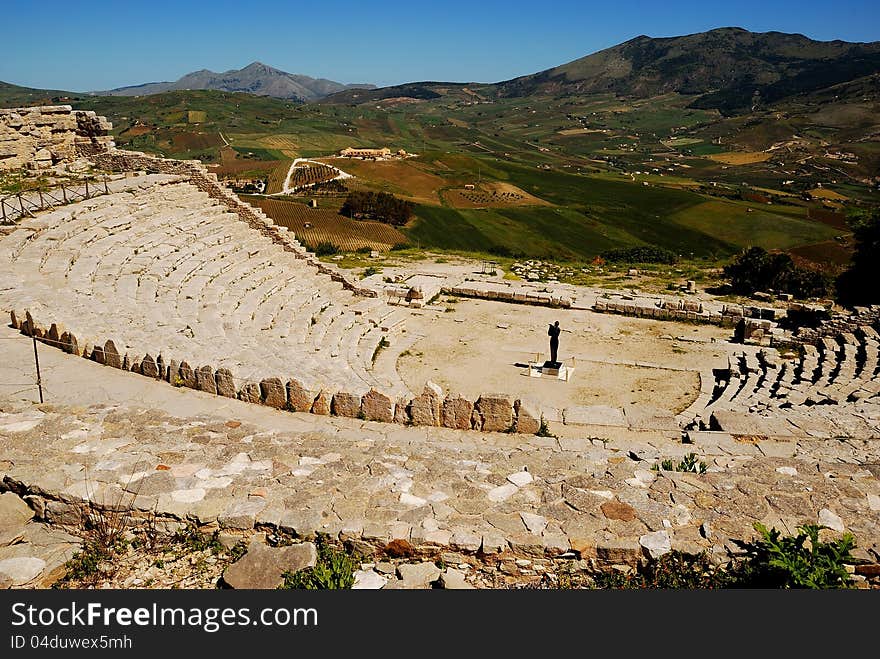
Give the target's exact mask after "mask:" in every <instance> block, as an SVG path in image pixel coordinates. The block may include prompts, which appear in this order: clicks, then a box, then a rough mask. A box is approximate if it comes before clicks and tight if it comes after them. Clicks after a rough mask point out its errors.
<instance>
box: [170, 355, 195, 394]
mask: <svg viewBox="0 0 880 659" xmlns="http://www.w3.org/2000/svg"><path fill="white" fill-rule="evenodd" d="M177 377H178V380H179V382H177V383H175V384H180V385H182V386H184V387H189V388H190V389H195V388H196V373H195V371H193V369H192V366H190V365H189V364H187V363H186V362H185V361H182V362H180V368H179V369H178V373H177Z"/></svg>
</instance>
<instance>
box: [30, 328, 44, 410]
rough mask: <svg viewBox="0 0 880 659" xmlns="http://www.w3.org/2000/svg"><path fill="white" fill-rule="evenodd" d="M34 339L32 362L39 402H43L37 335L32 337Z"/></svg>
mask: <svg viewBox="0 0 880 659" xmlns="http://www.w3.org/2000/svg"><path fill="white" fill-rule="evenodd" d="M32 338H33V340H34V363H35V364H36V365H37V387H38V388H39V390H40V402H41V403H42V402H43V380H42V378H41V377H40V355H39V354H37V337H36V336H34V337H32Z"/></svg>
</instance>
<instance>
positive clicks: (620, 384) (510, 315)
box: [397, 296, 731, 413]
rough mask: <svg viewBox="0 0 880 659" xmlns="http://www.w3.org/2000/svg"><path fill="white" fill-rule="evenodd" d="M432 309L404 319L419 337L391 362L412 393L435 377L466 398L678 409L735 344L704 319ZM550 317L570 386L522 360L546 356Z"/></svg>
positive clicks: (482, 303)
mask: <svg viewBox="0 0 880 659" xmlns="http://www.w3.org/2000/svg"><path fill="white" fill-rule="evenodd" d="M448 300H457V301H455V302H451V303H450V302H448ZM438 306H439V307H440V308H439V310H435V309H425V310H423V311H421V312H414V315H413V316H412V317H411V318H410V319H408V320H407V333H408V334H410V333H415V334H418V335H420V336H422V337H423V338H421V339H419V340H418V341H417V342H416V343H415V344H414V345H412V347H410V348H409V350H408V351H404V352H403V353H402V354H401V356H400V358H399V359H398V362H397V369H398V372H399V373H400V375H401V377H402V378H403V380H404V381H405V382H406V384H407V386H408V387H409V388H410V389H411V390H412V391H421V389H422V387H423V386H424V383H425V381H427V380H432V381H433V382H436V383H437V384H439V385H440V386H441V387H443V389H444V391H453V392H459V393H461V394H462V395H464V396H467V397H470V398H475V397H477V396H479V395H480V394H481V393H491V392H503V393H507V394H510V395H511V396H514V397H517V396H530V397H533V398H536V399H538V400H541V401H542V403H543V404H545V405H547V406H550V407H556V408H564V407H566V406H570V405H610V406H614V407H621V406H624V405H631V404H641V405H649V406H651V407H655V408H659V409H665V410H670V411H672V412H674V413H677V412H679V411H681V410H683V409H685V408H686V407H687V406H688V405H690V404H691V403H692V402H693V401H694V400H695V399H696V397H697V394H698V393H699V385H700V380H699V375H698V371H700V370H702V371H704V372H705V371H706V370H709V369H711V368H712V366H713V365H714V366H719V367H720V366H721V365H722V364H726V363H727V353H728V351H729V350H730V349H731V348H730V347H729V346H727V345H725V344H724V343H722V342H723V341H724V340H726V339H727V338H729V334H730V332H729V331H728V330H722V329H720V328H718V327H714V326H708V325H700V326H695V325H687V324H679V323H669V322H660V321H654V320H646V319H639V318H627V317H624V316H613V315H606V314H597V313H593V312H590V311H575V310H560V309H550V308H547V307H532V306H521V305H511V304H504V303H500V302H490V301H486V300H470V299H458V298H449V297H447V296H442V297H441V298H440V300H439V301H438ZM444 308H445V309H452V311H448V312H447V311H444V310H443V309H444ZM556 320H558V321H559V323H560V326H561V327H562V329H563V333H562V336H561V337H560V341H559V359H560V360H562V361H564V362H566V363H567V364H573V365H574V373H573V375H572V377H571V379H570V381H569V382H565V381H561V380H554V379H550V378H540V379H539V378H530V377H528V362H529V361H540V362H541V363H543V361H544V360H547V359H549V338H548V336H547V327H548V325H549V324H550V323H552V322H554V321H556ZM678 337H682V339H685V338H686V339H687V340H679V339H678ZM633 362H638V363H639V365H634V364H633Z"/></svg>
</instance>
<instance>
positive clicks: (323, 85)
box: [92, 61, 375, 101]
mask: <svg viewBox="0 0 880 659" xmlns="http://www.w3.org/2000/svg"><path fill="white" fill-rule="evenodd" d="M374 87H375V85H369V84H355V85H345V84H342V83H339V82H335V81H333V80H328V79H326V78H312V77H310V76H306V75H302V74H296V73H288V72H286V71H282V70H280V69H276V68H274V67H272V66H269V65H267V64H263V63H262V62H259V61H254V62H251V63H250V64H248V65H247V66H245V67H243V68H241V69H230V70H229V71H223V72H220V73H217V72H215V71H211V70H209V69H199V70H198V71H192V72H190V73H187V74H186V75H184V76H182V77H180V78H178V79H177V80H175V81H173V82H169V81H163V82H147V83H142V84H139V85H128V86H125V87H117V88H115V89H108V90H105V91H96V92H92V94H94V95H97V96H149V95H152V94H161V93H163V92H168V91H182V90H199V89H211V90H215V91H226V92H245V93H248V94H254V95H256V96H271V97H273V98H280V99H284V100H296V101H314V100H318V99H320V98H324V97H325V96H328V95H330V94H334V93H337V92H340V91H343V90H348V89H373V88H374Z"/></svg>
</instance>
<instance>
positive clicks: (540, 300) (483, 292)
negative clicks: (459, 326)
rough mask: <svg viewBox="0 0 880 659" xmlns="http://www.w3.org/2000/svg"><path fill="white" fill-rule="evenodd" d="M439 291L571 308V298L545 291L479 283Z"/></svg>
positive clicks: (503, 300)
mask: <svg viewBox="0 0 880 659" xmlns="http://www.w3.org/2000/svg"><path fill="white" fill-rule="evenodd" d="M440 292H441V293H443V294H444V295H455V296H458V297H473V298H479V299H481V300H497V301H499V302H508V303H510V304H530V305H534V306H541V307H553V308H555V309H570V308H571V298H568V297H565V296H561V295H553V294H552V293H546V292H534V293H526V292H520V291H514V290H510V291H496V290H491V289H486V288H480V287H479V284H473V285H467V284H465V285H458V286H444V287H443V288H441V289H440Z"/></svg>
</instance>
